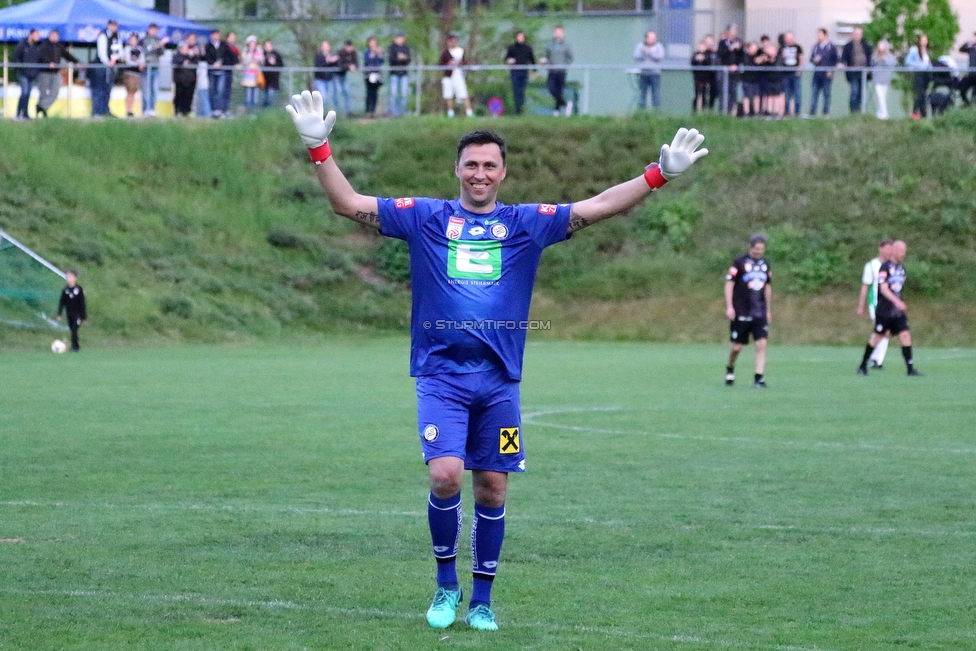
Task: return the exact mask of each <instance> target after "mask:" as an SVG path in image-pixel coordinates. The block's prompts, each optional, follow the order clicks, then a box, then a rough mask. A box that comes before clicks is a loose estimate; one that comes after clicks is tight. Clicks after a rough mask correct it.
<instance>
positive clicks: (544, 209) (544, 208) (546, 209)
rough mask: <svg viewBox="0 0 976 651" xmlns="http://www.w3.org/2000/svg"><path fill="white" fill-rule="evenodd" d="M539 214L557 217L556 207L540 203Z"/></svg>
mask: <svg viewBox="0 0 976 651" xmlns="http://www.w3.org/2000/svg"><path fill="white" fill-rule="evenodd" d="M539 212H540V213H542V214H543V215H555V214H556V205H555V204H552V203H540V204H539Z"/></svg>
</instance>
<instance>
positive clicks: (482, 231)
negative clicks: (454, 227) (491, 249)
mask: <svg viewBox="0 0 976 651" xmlns="http://www.w3.org/2000/svg"><path fill="white" fill-rule="evenodd" d="M484 234H485V229H483V228H482V227H481V226H475V227H474V228H469V229H468V235H471V236H474V237H478V236H479V235H484Z"/></svg>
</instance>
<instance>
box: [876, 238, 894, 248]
mask: <svg viewBox="0 0 976 651" xmlns="http://www.w3.org/2000/svg"><path fill="white" fill-rule="evenodd" d="M894 243H895V241H894V240H893V239H891V238H890V237H882V238H881V241H880V242H878V248H879V249H880V248H881V247H882V246H888V245H889V244H894Z"/></svg>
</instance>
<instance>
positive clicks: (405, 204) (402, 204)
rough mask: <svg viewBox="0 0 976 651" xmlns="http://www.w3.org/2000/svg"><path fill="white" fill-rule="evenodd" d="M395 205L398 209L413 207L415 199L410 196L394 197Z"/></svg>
mask: <svg viewBox="0 0 976 651" xmlns="http://www.w3.org/2000/svg"><path fill="white" fill-rule="evenodd" d="M393 205H394V206H395V207H396V208H397V209H400V208H413V199H412V198H410V197H406V198H403V199H394V200H393Z"/></svg>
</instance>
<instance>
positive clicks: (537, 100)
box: [0, 63, 976, 118]
mask: <svg viewBox="0 0 976 651" xmlns="http://www.w3.org/2000/svg"><path fill="white" fill-rule="evenodd" d="M37 67H38V66H24V65H16V64H7V65H5V66H4V68H3V84H2V87H0V91H2V95H0V103H2V106H3V111H2V115H4V116H5V117H11V118H12V117H14V115H15V111H16V108H15V107H16V104H17V102H18V100H19V97H20V92H21V86H20V84H19V82H18V81H15V77H16V76H17V75H16V73H17V72H18V71H23V70H27V69H32V68H37ZM514 68H521V69H525V70H528V71H529V72H530V81H529V84H528V88H527V93H526V112H528V113H538V114H548V115H552V113H553V108H554V103H553V101H552V97H551V95H550V93H549V91H548V89H547V86H546V75H547V70H546V68H545V67H544V66H517V67H514ZM512 69H513V67H510V66H504V65H483V66H467V67H466V68H464V71H465V75H466V80H467V86H468V89H469V93H470V95H471V98H472V103H473V104H474V106H475V108H476V112H477V113H479V114H488V113H490V111H489V109H488V104H489V100H493V99H494V100H495V101H494V102H493V104H494V105H495V106H499V105H500V106H502V107H504V111H505V112H506V113H510V112H511V106H512V95H511V85H510V81H509V72H510V71H511V70H512ZM92 70H93V68H92V67H91V66H75V65H64V66H62V68H61V70H60V72H59V74H60V76H61V87H60V89H59V90H58V96H57V98H56V100H55V101H54V103H53V105H52V107H51V108H50V109H49V110H48V114H49V115H51V116H62V117H87V116H88V115H89V114H90V106H91V101H90V98H91V95H90V92H89V89H88V87H87V86H86V84H85V81H84V80H85V77H86V75H88V74H90V73H91V71H92ZM270 70H271V69H267V68H266V69H265V71H270ZM445 70H449V69H447V68H443V67H439V66H425V65H415V66H412V67H411V68H410V69H409V72H408V90H409V96H408V101H407V108H408V110H407V112H408V113H412V114H421V113H439V112H443V110H444V102H443V100H442V99H441V94H440V88H441V86H440V81H439V80H440V78H441V77H442V76H443V73H444V71H445ZM566 70H567V73H568V75H567V77H568V83H567V90H566V93H567V99H568V100H570V102H571V112H572V113H574V114H584V115H586V114H595V115H625V114H628V113H634V112H635V111H637V110H638V107H639V105H640V91H641V89H642V86H643V84H641V81H640V77H641V74H640V73H641V71H640V69H638V68H634V67H633V65H596V64H575V65H571V66H567V67H566ZM886 70H888V71H890V72H892V73H894V77H895V78H899V77H901V78H902V79H904V80H905V81H904V82H902V83H896V84H892V88H891V89H890V91H889V94H888V99H887V103H888V107H889V110H890V113H891V116H892V117H901V116H904V115H906V114H908V112H909V111H910V108H911V105H912V100H913V99H914V98H912V97H906V96H905V94H906V92H908V93H910V92H911V91H910V90H904V89H910V87H911V81H912V76H913V74H914V73H915V71H913V70H912V69H910V68H906V67H897V68H888V69H886ZM276 71H277V72H278V73H279V74H280V90H279V91H278V92H277V93H276V94H273V95H272V96H271V97H270V99H272V100H273V101H271V102H270V106H277V107H281V106H283V105H284V103H285V102H286V101H287V98H288V97H289V96H290V95H291V94H293V93H297V92H301V91H302V90H304V89H311V88H313V87H314V86H313V84H312V80H313V77H314V74H315V72H316V69H315V68H312V67H286V68H278V69H276ZM377 72H379V73H380V74H381V77H382V81H383V85H382V86H381V88H380V91H379V102H378V106H377V114H378V115H384V114H386V113H388V109H389V105H390V92H389V89H390V86H391V84H390V77H389V73H388V71H387V70H385V69H383V70H378V71H377ZM738 72H739V74H730V73H729V71H728V69H727V68H724V67H719V66H714V67H696V68H692V67H689V66H688V65H687V64H684V63H680V64H675V63H671V64H666V65H664V66H662V68H661V71H660V85H659V102H660V104H659V106H657V107H653V103H652V98H651V97H650V96H649V95H648V96H647V105H648V107H650V110H657V111H660V112H662V113H666V114H669V115H688V114H690V113H691V112H692V111H693V99H694V98H695V96H696V88H695V83H694V75H695V74H698V75H699V76H703V75H712V78H711V79H710V80H709V85H708V89H707V93H708V95H707V97H706V98H705V99H706V102H705V106H704V107H703V108H705V109H709V110H714V111H716V112H730V108H731V109H732V111H733V112H734V107H735V106H736V103H735V102H733V101H732V100H733V98H734V99H737V100H741V99H742V98H743V96H744V94H745V92H746V91H751V90H752V88H747V87H746V86H745V85H744V84H743V79H744V74H743V73H749V72H758V73H761V74H765V75H774V76H775V79H774V81H775V80H776V79H782V78H783V76H784V75H785V76H789V77H796V78H797V79H798V83H796V84H795V85H796V90H798V92H799V98H798V99H799V101H798V102H796V104H797V105H798V106H799V108H800V111H799V112H800V113H803V114H809V113H810V110H809V109H810V103H811V99H812V96H813V93H814V91H815V89H816V88H817V87H815V84H814V72H815V71H814V69H813V68H812V67H810V66H805V67H803V68H801V69H799V70H798V69H796V68H769V67H763V68H755V69H750V68H740V69H739V71H738ZM830 72H831V73H832V77H833V79H832V80H830V82H829V83H828V84H826V88H823V86H824V85H823V84H819V86H820V87H821V88H820V89H821V92H819V93H818V100H819V101H818V109H819V110H818V111H817V112H818V113H819V114H824V113H825V114H827V115H830V116H840V115H846V114H848V113H849V112H851V111H852V109H853V110H859V111H862V112H874V111H875V110H876V109H877V97H878V95H877V93H876V92H875V86H876V85H877V84H875V83H874V81H873V77H872V73H874V72H876V69H873V68H846V69H842V68H838V69H833V70H831V71H830ZM172 73H173V70H172V67H171V66H166V65H162V66H161V67H160V70H159V76H158V80H159V81H158V92H157V111H156V112H157V115H160V116H166V115H172V113H173V110H172V102H173V95H174V85H173V82H172V80H173V74H172ZM847 73H852V75H853V76H854V80H855V81H858V82H859V85H860V88H861V90H862V92H861V94H860V98H859V99H858V98H857V97H856V94H855V104H856V106H855V105H852V102H851V95H852V92H851V91H852V89H853V86H855V85H857V84H851V83H850V82H849V81H848V80H847ZM231 74H232V83H231V98H230V105H231V111H230V113H231V114H232V115H235V114H236V115H239V114H243V113H245V112H247V110H248V107H246V106H245V96H246V91H245V89H244V87H243V86H242V85H241V81H242V80H243V74H242V71H240V70H235V71H233V72H232V73H231ZM927 74H928V75H930V79H929V83H928V84H927V92H929V93H938V94H941V95H945V96H947V97H948V99H949V100H950V101H949V103H948V104H947V108H949V109H951V108H952V107H954V106H960V105H961V104H962V102H961V97H960V93H959V91H958V88H957V87H955V86H957V85H958V81H959V80H960V79H961V78H963V77H964V76H965V75H967V74H971V75H972V76H971V77H970V78H971V79H973V80H976V70H968V69H966V68H961V69H959V70H958V71H956V72H954V73H953V72H952V71H950V70H945V69H942V70H930V71H928V73H927ZM745 77H746V78H747V77H748V75H745ZM346 82H347V83H346V87H347V89H348V93H349V101H350V111H349V112H350V113H351V114H362V113H364V104H365V95H366V84H365V78H364V72H363V71H362V70H358V71H354V72H349V73H348V75H347V78H346ZM747 83H751V82H747ZM775 86H776V84H775V83H774V84H773V87H774V88H773V89H774V90H775ZM699 90H701V89H700V88H699ZM760 90H761V88H760ZM784 90H785V89H784ZM823 90H828V91H829V95H830V97H829V99H828V104H829V106H828V108H827V110H826V111H824V106H823V100H824V97H823V94H824V93H823V92H822V91H823ZM32 92H33V94H32V96H31V97H32V99H31V100H30V104H29V106H30V107H31V112H33V107H34V106H35V104H36V97H37V92H38V91H37V90H36V85H35V87H34V89H33V91H32ZM970 92H973V91H972V90H971V91H970ZM255 93H256V94H257V96H258V101H257V103H256V106H255V107H253V108H252V110H254V111H257V110H260V109H261V108H265V106H264V105H265V101H264V100H265V99H268V98H269V96H268V94H267V91H265V90H261V91H255ZM124 97H125V89H124V88H122V87H120V86H116V87H115V88H114V89H113V93H112V104H111V106H112V109H113V113H115V114H116V115H119V114H121V115H124V112H121V111H120V110H119V109H120V103H121V102H122V101H124ZM340 97H341V95H340ZM330 100H331V101H330V102H329V104H328V105H327V108H336V109H337V110H339V111H340V112H345V106H344V104H343V103H342V102H341V101H338V102H337V101H336V98H335V97H333V98H330ZM498 100H501V102H500V103H499V102H498ZM139 105H140V101H136V102H135V106H136V111H135V112H136V114H137V115H138V114H139V113H140V111H139ZM926 107H927V110H928V111H931V103H930V102H928V101H927V102H926ZM199 109H200V106H199V104H197V103H196V102H195V103H194V111H195V113H199V112H200V110H199Z"/></svg>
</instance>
